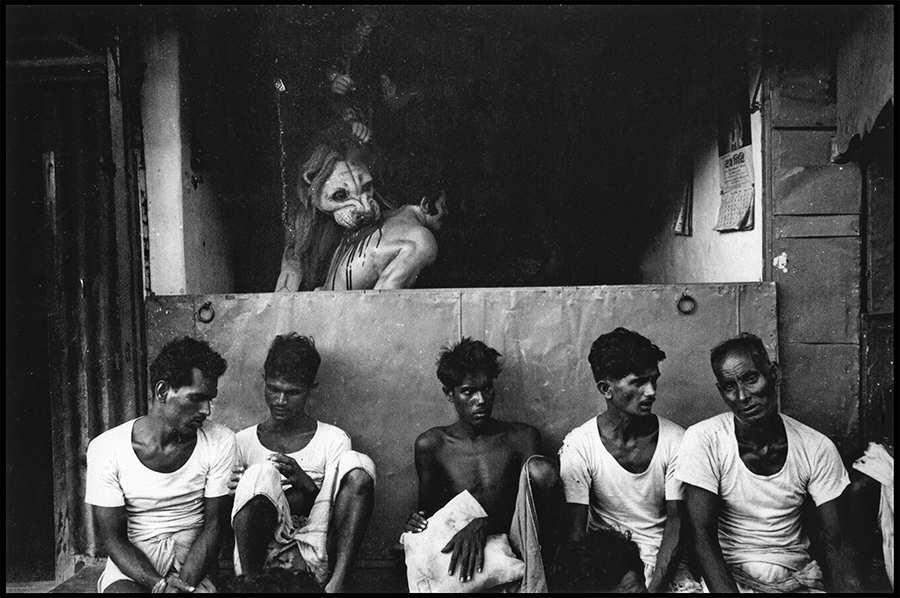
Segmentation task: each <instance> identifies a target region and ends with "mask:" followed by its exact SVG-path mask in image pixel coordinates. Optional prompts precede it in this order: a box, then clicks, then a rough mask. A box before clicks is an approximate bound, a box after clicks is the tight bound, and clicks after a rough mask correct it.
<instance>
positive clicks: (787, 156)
mask: <svg viewBox="0 0 900 598" xmlns="http://www.w3.org/2000/svg"><path fill="white" fill-rule="evenodd" d="M832 135H834V131H833V130H830V129H824V130H808V129H802V130H796V129H774V130H773V131H772V137H773V139H772V141H773V146H774V147H773V149H774V151H775V154H774V156H773V158H774V161H775V162H774V164H775V174H776V175H784V174H785V173H790V172H792V171H793V170H794V169H795V168H808V167H810V166H831V165H832V164H831V137H832Z"/></svg>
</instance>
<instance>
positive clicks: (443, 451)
mask: <svg viewBox="0 0 900 598" xmlns="http://www.w3.org/2000/svg"><path fill="white" fill-rule="evenodd" d="M499 359H500V353H498V352H497V351H496V350H495V349H492V348H491V347H488V346H487V345H486V344H484V343H483V342H481V341H478V340H473V339H471V338H468V337H466V338H463V339H462V340H461V341H460V342H459V343H457V344H455V345H453V346H452V347H447V348H444V349H443V350H442V351H441V354H440V358H439V359H438V367H437V377H438V379H439V380H440V382H441V385H442V388H443V391H444V395H445V396H446V397H447V401H448V402H449V403H450V404H451V405H453V408H454V410H455V411H456V416H457V420H456V422H455V423H453V424H450V425H448V426H438V427H434V428H431V429H430V430H427V431H425V432H423V433H422V434H420V435H419V437H418V438H417V439H416V443H415V463H416V473H417V474H418V476H419V510H418V511H416V512H414V513H412V515H410V517H409V520H408V521H407V523H406V531H407V532H411V533H419V532H421V531H424V530H425V529H426V528H427V527H428V521H427V519H428V517H430V516H431V515H433V514H434V513H435V511H437V510H438V509H440V508H441V507H443V506H444V505H446V504H447V502H449V501H450V500H451V499H452V498H454V497H455V496H457V495H458V494H460V493H461V492H463V491H468V492H469V493H470V494H471V495H472V496H473V497H474V498H475V500H477V501H478V502H479V503H480V504H481V506H482V507H483V508H484V511H485V512H486V513H487V516H486V517H478V518H475V519H473V520H472V521H471V522H470V523H468V524H467V525H466V526H465V527H464V528H462V529H461V530H459V531H458V532H457V533H456V534H455V535H454V536H453V537H452V538H451V540H450V541H449V542H448V543H447V544H446V545H445V546H444V547H443V548H442V549H441V552H443V553H451V557H450V567H449V572H448V575H451V576H452V575H457V576H458V577H459V579H460V581H461V582H463V584H465V583H466V582H469V581H470V580H472V578H473V577H474V575H475V573H476V572H480V571H481V570H482V567H483V565H484V556H485V552H484V548H485V542H486V539H487V537H488V536H489V535H492V534H509V536H510V543H511V544H512V547H513V549H514V550H516V551H517V552H518V555H517V556H519V557H520V558H522V559H523V560H524V561H525V577H524V578H523V580H524V581H523V584H524V585H525V586H527V587H523V588H522V591H528V592H539V591H544V590H545V589H546V581H545V579H544V569H543V562H542V560H541V554H540V547H539V546H537V547H534V548H532V547H530V546H528V545H527V543H528V542H529V540H530V538H529V533H530V532H528V531H527V530H528V529H529V528H530V524H522V523H521V522H522V521H523V520H524V521H527V518H526V515H525V512H527V511H530V509H527V508H526V507H525V506H524V505H525V503H526V502H530V503H531V504H533V505H534V506H535V507H536V510H537V518H538V519H540V518H541V515H542V514H543V513H544V512H545V511H546V509H547V506H548V503H549V502H550V499H551V496H552V491H553V490H554V489H555V488H558V484H559V474H558V472H557V468H556V465H555V464H554V463H552V462H551V461H549V460H547V459H546V458H544V457H542V456H540V450H541V434H540V432H538V430H537V428H535V427H534V426H531V425H529V424H525V423H520V422H506V421H501V420H498V419H494V418H493V417H492V412H493V409H494V398H495V393H494V379H495V378H496V377H497V376H498V375H499V374H500V370H501V365H500V361H499ZM529 498H530V499H531V500H530V501H529V500H528V499H529ZM522 525H524V527H526V531H525V532H523V531H522V530H521V527H520V526H522ZM535 525H536V522H535ZM535 531H536V530H535ZM531 539H536V538H531ZM517 544H518V546H517Z"/></svg>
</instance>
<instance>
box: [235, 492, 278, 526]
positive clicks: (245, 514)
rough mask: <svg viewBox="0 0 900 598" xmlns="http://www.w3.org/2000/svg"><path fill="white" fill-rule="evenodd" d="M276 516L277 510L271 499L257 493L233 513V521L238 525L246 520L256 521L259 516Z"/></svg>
mask: <svg viewBox="0 0 900 598" xmlns="http://www.w3.org/2000/svg"><path fill="white" fill-rule="evenodd" d="M277 516H278V510H277V509H276V508H275V505H273V504H272V501H271V500H269V499H268V498H267V497H265V496H263V495H261V494H258V495H256V496H254V497H253V498H251V499H250V500H248V501H247V502H246V503H244V506H243V507H241V508H240V510H238V512H237V513H235V514H234V521H233V523H234V524H235V525H238V526H239V525H240V524H241V523H243V522H246V521H258V520H259V518H271V519H275V518H276V517H277Z"/></svg>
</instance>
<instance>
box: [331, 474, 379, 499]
mask: <svg viewBox="0 0 900 598" xmlns="http://www.w3.org/2000/svg"><path fill="white" fill-rule="evenodd" d="M374 491H375V480H373V479H372V476H370V475H369V474H368V473H366V471H365V470H364V469H360V468H357V469H352V470H350V471H348V472H347V474H346V475H344V479H343V480H341V488H340V490H339V491H338V493H341V492H349V493H350V494H351V495H365V494H371V493H374Z"/></svg>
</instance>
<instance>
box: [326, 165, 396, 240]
mask: <svg viewBox="0 0 900 598" xmlns="http://www.w3.org/2000/svg"><path fill="white" fill-rule="evenodd" d="M312 203H313V205H314V206H315V208H316V209H317V210H319V211H320V212H324V213H326V214H331V215H332V216H333V217H334V220H335V222H337V223H338V225H340V226H341V227H343V228H346V229H348V230H351V231H355V230H358V229H360V228H362V227H364V226H366V225H367V224H369V223H370V222H372V221H374V220H377V219H378V218H379V216H380V215H381V211H380V208H379V207H378V203H377V202H376V201H375V195H374V188H373V185H372V175H371V174H370V173H369V169H368V168H366V166H365V165H364V164H362V163H361V162H358V161H356V160H338V161H336V162H335V163H334V168H332V170H331V173H330V174H329V175H328V178H326V179H325V181H323V182H322V185H321V187H320V188H319V191H318V193H313V195H312Z"/></svg>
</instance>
